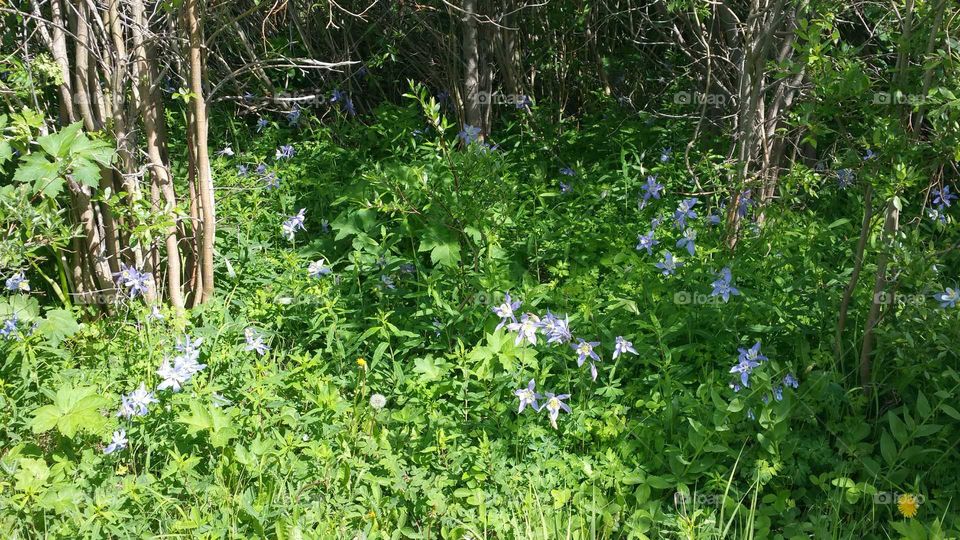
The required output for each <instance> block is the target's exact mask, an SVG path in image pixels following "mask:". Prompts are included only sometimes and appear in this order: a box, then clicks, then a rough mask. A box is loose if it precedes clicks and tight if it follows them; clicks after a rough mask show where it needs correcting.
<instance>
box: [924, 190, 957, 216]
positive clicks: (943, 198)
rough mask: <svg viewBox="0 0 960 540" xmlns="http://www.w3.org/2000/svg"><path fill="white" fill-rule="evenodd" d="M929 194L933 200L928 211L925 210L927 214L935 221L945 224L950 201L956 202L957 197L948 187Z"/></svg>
mask: <svg viewBox="0 0 960 540" xmlns="http://www.w3.org/2000/svg"><path fill="white" fill-rule="evenodd" d="M930 194H931V195H932V196H933V199H932V202H931V207H930V209H929V210H927V214H928V215H929V216H930V218H931V219H933V220H935V221H939V222H940V223H946V222H947V209H948V208H950V206H951V204H950V203H951V202H952V201H955V200H957V195H956V194H955V193H953V192H951V191H950V186H943V187H942V188H940V189H934V190H933V191H931V192H930Z"/></svg>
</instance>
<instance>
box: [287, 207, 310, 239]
mask: <svg viewBox="0 0 960 540" xmlns="http://www.w3.org/2000/svg"><path fill="white" fill-rule="evenodd" d="M306 212H307V209H306V208H301V209H300V211H299V212H297V213H296V214H295V215H293V216H290V217H288V218H287V220H286V221H284V222H283V224H282V225H281V228H282V229H283V236H284V237H286V239H287V240H289V241H291V242H293V236H294V235H295V234H296V233H297V231H305V230H307V228H306V227H304V226H303V222H304V220H306Z"/></svg>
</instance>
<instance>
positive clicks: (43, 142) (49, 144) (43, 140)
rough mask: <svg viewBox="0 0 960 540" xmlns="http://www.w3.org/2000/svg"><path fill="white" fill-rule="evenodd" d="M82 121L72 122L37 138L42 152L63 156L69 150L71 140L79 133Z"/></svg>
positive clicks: (65, 155)
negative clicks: (54, 131)
mask: <svg viewBox="0 0 960 540" xmlns="http://www.w3.org/2000/svg"><path fill="white" fill-rule="evenodd" d="M81 127H83V123H82V122H74V123H72V124H70V125H69V126H67V127H65V128H63V129H61V130H60V131H58V132H56V133H51V134H50V135H44V136H43V137H40V138H39V139H37V144H39V145H40V148H43V150H44V152H46V153H47V154H50V155H51V156H53V157H58V158H65V157H67V155H68V154H69V152H70V147H71V146H72V145H73V141H74V140H75V139H76V138H77V135H79V134H80V128H81Z"/></svg>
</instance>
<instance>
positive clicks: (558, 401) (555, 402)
mask: <svg viewBox="0 0 960 540" xmlns="http://www.w3.org/2000/svg"><path fill="white" fill-rule="evenodd" d="M569 397H570V394H560V395H554V394H553V392H547V402H546V403H544V405H543V406H542V407H540V409H546V410H547V413H548V414H549V415H550V425H551V426H553V429H557V418H559V416H560V410H561V409H563V410H564V411H566V412H567V414H570V406H569V405H567V404H566V403H564V402H563V400H565V399H568V398H569Z"/></svg>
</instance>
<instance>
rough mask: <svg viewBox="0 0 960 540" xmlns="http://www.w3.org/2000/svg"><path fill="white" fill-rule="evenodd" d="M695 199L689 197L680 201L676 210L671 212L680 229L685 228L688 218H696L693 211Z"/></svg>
mask: <svg viewBox="0 0 960 540" xmlns="http://www.w3.org/2000/svg"><path fill="white" fill-rule="evenodd" d="M696 204H697V199H696V198H695V197H694V198H690V199H684V200H682V201H680V204H679V205H677V210H676V212H674V213H673V219H674V221H676V222H677V227H678V228H680V229H686V228H687V220H688V219H697V213H696V212H694V211H693V207H694V206H696Z"/></svg>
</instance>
